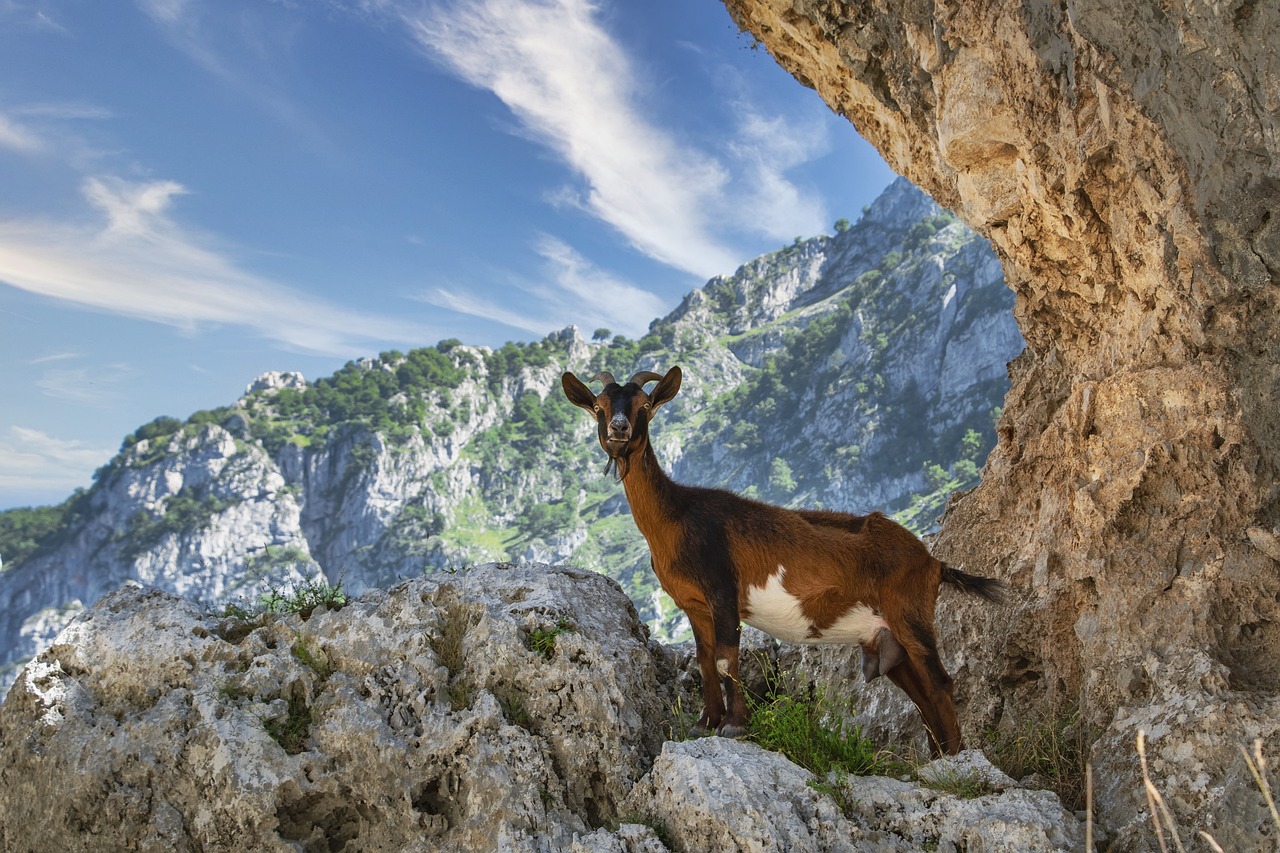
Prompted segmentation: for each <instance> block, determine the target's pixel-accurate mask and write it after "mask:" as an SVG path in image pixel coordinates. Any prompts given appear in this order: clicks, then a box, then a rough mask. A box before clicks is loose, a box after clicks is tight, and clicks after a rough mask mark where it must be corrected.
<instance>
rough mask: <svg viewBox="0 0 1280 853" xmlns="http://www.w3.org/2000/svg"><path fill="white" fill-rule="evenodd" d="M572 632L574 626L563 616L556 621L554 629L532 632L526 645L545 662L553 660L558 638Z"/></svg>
mask: <svg viewBox="0 0 1280 853" xmlns="http://www.w3.org/2000/svg"><path fill="white" fill-rule="evenodd" d="M572 630H573V624H572V623H571V622H570V621H569V620H568V619H567V618H566V617H564V616H561V617H560V618H559V619H558V620H556V624H555V627H554V628H535V629H534V630H532V631H530V632H529V637H528V640H527V641H526V644H527V645H528V647H529V651H531V652H534V653H536V654H538V655H540V656H541V657H542V659H543V660H551V658H552V657H554V656H555V653H556V637H559V636H560V635H561V634H564V633H566V632H568V631H572Z"/></svg>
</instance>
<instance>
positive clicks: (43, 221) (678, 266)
mask: <svg viewBox="0 0 1280 853" xmlns="http://www.w3.org/2000/svg"><path fill="white" fill-rule="evenodd" d="M892 177H893V175H892V173H891V172H890V170H889V169H888V167H887V166H886V165H885V164H884V162H883V161H882V160H881V159H880V158H879V156H878V155H877V154H876V153H875V152H874V150H873V149H871V148H870V147H869V146H868V145H867V144H866V143H865V142H863V141H862V140H861V139H860V138H858V136H857V134H856V133H855V131H854V130H853V128H852V127H851V126H850V125H849V124H848V123H847V122H846V121H844V120H843V119H839V118H838V117H836V116H834V115H832V114H831V113H830V111H829V110H827V108H826V107H825V106H824V105H823V104H822V102H821V101H820V99H819V98H818V97H817V96H816V95H815V94H814V93H813V92H811V91H809V90H808V89H805V88H804V87H802V86H801V85H800V84H798V83H796V82H795V81H794V80H793V79H792V78H791V77H790V76H789V75H787V74H786V73H785V72H783V71H782V70H781V69H780V68H778V66H777V65H776V64H775V63H774V62H773V60H772V59H771V58H770V57H769V56H768V54H767V53H766V52H765V51H764V50H763V49H755V48H754V47H753V46H752V41H751V39H750V38H749V37H747V36H743V35H740V34H739V33H738V32H737V28H736V27H735V26H734V25H733V23H732V21H731V20H730V19H729V16H728V13H727V12H725V10H724V7H723V6H722V5H721V3H720V2H719V0H644V2H635V0H597V1H596V2H587V0H440V1H439V2H433V0H412V2H410V0H403V2H402V0H136V2H125V0H118V2H102V0H0V376H3V380H0V382H2V383H3V394H2V396H0V399H2V400H3V404H2V405H0V509H3V508H7V507H13V506H22V505H28V504H41V503H53V502H57V501H60V500H62V499H63V498H64V497H66V495H67V494H69V493H70V491H71V490H72V489H73V488H75V487H77V486H87V485H88V484H89V482H90V478H91V474H92V472H93V470H94V469H95V468H96V467H97V466H99V465H101V464H102V463H104V462H105V461H106V460H107V459H109V458H110V457H111V455H112V454H113V453H114V452H115V451H116V449H117V448H118V447H119V444H120V440H121V438H122V437H123V436H124V435H125V434H126V433H128V432H130V431H132V430H133V429H134V428H135V427H137V426H138V425H140V424H142V423H145V422H146V421H149V420H151V419H152V418H154V417H156V416H158V415H172V416H174V417H179V418H185V417H186V416H187V415H189V414H190V413H191V412H193V411H195V410H197V409H203V408H211V407H214V406H217V405H222V404H225V403H229V402H231V401H233V400H234V399H235V398H236V397H238V396H239V395H240V394H241V393H243V390H244V387H245V385H246V384H248V383H249V382H250V381H251V380H253V378H254V377H256V376H258V375H259V374H261V373H263V372H265V371H267V370H299V371H301V372H302V373H304V374H305V375H306V376H307V377H308V378H316V377H318V376H323V375H326V374H328V373H331V372H332V371H334V370H335V369H337V368H338V367H340V366H341V365H342V364H343V363H345V362H346V361H348V360H351V359H354V358H359V357H360V356H363V355H376V354H377V353H379V352H382V351H386V350H389V349H401V350H405V349H409V348H412V347H415V346H425V345H430V344H434V343H435V342H436V341H438V340H441V339H443V338H454V337H456V338H460V339H462V340H463V341H465V342H467V343H474V344H487V345H490V346H494V345H500V344H501V343H503V342H504V341H508V340H533V339H537V338H540V337H542V336H543V335H544V334H546V333H547V332H549V331H552V330H554V329H559V328H563V327H564V326H566V325H568V324H569V323H576V324H577V325H578V326H579V327H580V328H582V329H583V330H584V332H585V333H586V334H588V335H589V334H590V333H591V331H593V330H594V329H596V328H598V327H601V326H604V327H607V328H609V329H611V330H613V331H614V332H615V333H624V334H627V335H630V336H636V335H639V334H641V333H643V332H644V330H645V329H646V327H647V326H648V323H649V321H650V320H652V319H653V318H655V317H657V316H660V315H662V314H664V313H666V312H667V311H669V310H670V309H671V308H673V307H674V306H675V305H676V304H677V303H678V301H679V299H680V298H681V296H683V295H684V294H685V293H687V292H688V291H690V290H692V289H694V288H696V287H700V286H701V285H702V284H703V283H705V281H706V280H707V279H708V278H710V277H712V276H714V275H717V274H722V273H725V274H727V273H731V272H732V271H733V270H734V269H735V268H736V267H737V266H738V265H739V264H740V263H742V262H744V261H746V260H749V259H750V258H753V257H755V256H756V255H759V254H761V253H763V252H766V251H771V250H773V249H775V248H778V247H779V246H781V245H784V244H786V243H789V242H791V240H793V239H794V238H795V237H798V236H804V237H809V236H813V235H815V234H819V233H830V232H831V230H832V223H833V222H834V221H835V220H836V219H838V218H840V217H842V216H845V217H849V218H850V219H856V218H857V216H858V215H859V214H860V211H861V210H862V207H863V206H864V205H866V204H868V203H870V202H871V201H872V200H873V199H874V198H875V196H876V195H878V194H879V193H880V191H881V190H882V189H883V188H884V187H885V186H886V185H887V184H888V183H889V181H890V180H891V179H892Z"/></svg>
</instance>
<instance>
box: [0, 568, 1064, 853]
mask: <svg viewBox="0 0 1280 853" xmlns="http://www.w3.org/2000/svg"><path fill="white" fill-rule="evenodd" d="M686 660H687V654H686V653H682V652H679V651H673V650H670V649H666V648H664V647H662V646H660V645H658V644H657V643H654V642H652V641H651V640H650V639H649V637H648V632H647V630H646V629H645V628H644V626H643V625H642V623H641V622H640V621H639V619H638V618H637V617H636V614H635V611H634V609H633V607H632V605H631V603H630V602H629V601H628V600H627V597H626V596H625V595H624V594H623V592H622V590H621V589H620V588H619V587H618V586H617V584H615V583H614V582H613V581H612V580H610V579H608V578H606V577H604V576H601V575H597V574H592V573H587V572H582V571H577V570H574V569H570V568H563V567H551V566H546V565H541V564H523V565H519V566H513V565H511V564H490V565H487V566H482V567H480V568H477V569H474V570H471V571H467V572H462V573H458V574H439V575H433V576H428V577H423V578H420V579H417V580H413V581H408V582H405V583H402V584H400V585H398V586H396V587H393V588H391V589H389V590H374V591H371V592H369V593H367V594H366V595H364V596H362V597H361V598H359V599H357V600H355V601H352V602H350V603H348V604H347V605H346V606H345V607H342V608H341V609H340V610H326V609H324V608H319V609H316V610H315V611H313V612H311V613H310V614H308V616H307V618H303V616H301V615H298V614H289V615H278V614H269V615H263V616H257V617H254V618H250V619H244V618H228V617H223V616H214V615H210V614H208V613H204V612H202V611H201V610H200V608H199V607H197V606H196V605H195V604H193V603H191V602H189V601H186V600H184V599H181V598H177V597H175V596H172V595H169V594H167V593H163V592H158V591H155V590H149V589H145V588H142V587H138V586H136V585H131V586H126V587H124V588H122V589H120V590H118V591H116V592H114V593H112V594H110V595H108V596H106V597H105V598H103V599H102V600H101V601H100V602H99V603H98V604H96V605H95V606H93V607H92V608H90V609H88V610H86V611H85V612H84V613H83V614H81V615H80V616H78V617H77V618H76V619H75V620H74V621H73V622H72V623H71V624H70V625H68V626H67V627H66V628H65V629H64V630H63V631H62V633H61V634H60V635H59V636H58V638H57V640H56V641H55V642H54V644H53V645H52V646H51V647H50V648H49V649H48V650H47V651H45V652H44V653H43V654H41V655H40V656H39V657H38V658H37V659H36V660H34V661H33V662H32V663H31V664H30V665H29V666H28V667H27V669H26V671H25V672H24V673H23V674H22V676H21V677H20V678H19V680H18V683H17V684H16V685H15V687H14V689H12V690H11V691H10V692H9V695H8V697H7V699H6V700H5V702H4V705H3V706H2V707H0V785H3V788H4V790H5V792H6V796H5V797H4V798H3V800H2V801H0V849H4V850H10V851H23V850H29V851H46V850H47V851H76V850H95V851H100V850H155V851H161V850H163V851H173V850H201V851H206V853H211V851H233V850H234V851H245V850H271V851H276V850H279V851H286V850H290V851H293V850H305V851H362V850H423V851H425V850H446V849H447V850H463V851H471V850H499V849H501V850H548V851H550V850H575V851H662V850H666V849H674V850H711V849H714V850H726V851H731V850H752V851H757V850H758V851H765V850H815V851H817V850H860V851H861V850H885V851H908V850H920V849H938V850H953V849H982V850H987V851H1049V850H1074V849H1079V848H1080V847H1081V846H1082V844H1083V837H1084V827H1083V824H1081V822H1080V821H1079V820H1077V819H1076V817H1074V816H1073V815H1071V814H1070V813H1068V812H1066V811H1065V810H1064V809H1063V808H1062V806H1061V804H1060V803H1059V801H1058V799H1057V798H1056V796H1055V795H1053V794H1052V793H1049V792H1046V791H1036V790H1026V789H1022V788H1019V787H1017V786H1016V784H1015V783H1014V782H1013V781H1012V780H1010V779H1008V778H1007V777H1004V776H1003V774H1000V773H999V771H996V770H995V769H994V768H991V766H990V765H989V764H987V763H986V760H985V759H984V758H982V756H981V754H980V753H976V752H970V753H965V754H963V755H962V756H961V757H960V758H959V759H951V760H949V762H948V763H946V765H945V766H944V767H943V768H942V769H941V770H937V768H935V771H936V772H941V773H942V774H943V775H946V774H947V773H950V772H956V771H953V770H949V769H947V768H948V767H950V763H954V762H956V761H959V762H960V765H959V766H960V767H961V768H962V769H961V770H960V771H958V772H963V773H970V772H972V771H973V770H974V768H975V767H976V768H977V769H978V770H979V771H980V772H982V773H984V774H986V776H987V777H988V784H987V785H986V786H985V787H986V789H987V790H994V791H995V792H994V793H988V794H986V795H985V796H981V797H977V798H974V799H960V798H958V797H955V796H952V795H949V794H945V793H941V792H939V791H936V790H931V789H929V788H927V787H922V786H920V785H918V784H916V783H909V782H904V781H899V780H896V779H891V778H883V777H867V778H851V779H848V780H835V781H834V785H835V789H836V790H837V793H838V794H839V795H840V796H839V799H840V800H841V802H842V803H843V804H844V805H843V807H842V806H841V805H838V804H837V800H836V799H835V798H833V796H832V795H831V794H830V793H824V792H820V791H818V790H816V789H815V788H813V787H811V786H810V785H809V783H810V782H811V781H813V775H812V774H810V773H809V772H808V771H806V770H803V769H801V768H799V767H797V766H796V765H794V764H792V763H791V762H790V761H788V760H787V759H786V758H784V757H783V756H781V755H778V754H776V753H772V752H767V751H765V750H763V749H761V748H760V747H758V746H756V745H755V744H752V743H748V742H744V741H731V740H725V739H722V738H704V739H701V740H693V741H684V740H670V739H669V738H668V735H669V734H670V732H671V730H672V729H671V726H672V718H673V716H674V715H673V709H674V708H676V707H678V702H680V703H683V704H684V706H685V707H689V705H690V703H691V702H694V701H696V700H694V699H693V697H692V696H691V695H690V694H688V693H687V692H684V691H685V690H686V689H687V688H688V687H690V686H692V685H690V683H689V679H688V678H687V677H686V673H684V671H683V669H682V666H683V662H684V661H686ZM931 767H932V765H931ZM929 772H931V771H930V770H929V768H925V769H923V770H921V771H920V775H921V776H922V777H927V776H928V774H929Z"/></svg>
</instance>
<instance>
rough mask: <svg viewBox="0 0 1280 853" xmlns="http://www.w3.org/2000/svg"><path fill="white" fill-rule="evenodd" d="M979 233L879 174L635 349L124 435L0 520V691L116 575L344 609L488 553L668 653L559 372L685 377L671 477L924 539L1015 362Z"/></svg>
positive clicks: (567, 340)
mask: <svg viewBox="0 0 1280 853" xmlns="http://www.w3.org/2000/svg"><path fill="white" fill-rule="evenodd" d="M1011 308H1012V295H1011V294H1010V292H1009V290H1008V289H1007V288H1006V286H1005V284H1004V280H1003V276H1002V273H1001V268H1000V265H999V262H998V260H997V259H996V257H995V255H994V253H993V252H992V250H991V249H990V247H989V246H988V245H987V244H986V242H985V241H983V240H981V239H980V238H978V237H977V236H976V235H975V234H974V233H973V232H972V231H970V230H968V229H967V228H965V227H964V226H963V225H961V224H960V223H959V222H957V221H956V220H955V219H954V218H953V217H952V216H951V215H950V214H949V213H946V212H945V211H943V210H942V209H941V208H939V207H938V206H937V205H936V204H934V202H933V201H932V200H930V199H929V198H928V197H927V196H925V195H924V194H923V193H921V192H920V191H919V190H917V189H915V188H914V187H912V186H911V185H910V184H909V183H907V182H906V181H903V180H900V181H898V182H896V183H894V184H893V185H891V186H890V187H889V188H888V189H887V190H886V191H885V193H884V194H883V195H882V196H881V197H880V198H879V199H878V200H877V201H876V202H875V203H874V204H872V205H871V206H870V207H869V208H868V209H867V210H866V211H864V215H863V216H862V217H861V218H860V219H859V220H858V222H857V223H856V224H852V225H851V224H850V223H848V222H847V221H846V220H841V221H840V222H838V223H837V227H836V233H835V234H834V235H833V236H820V237H815V238H812V239H808V240H800V239H797V240H796V242H795V243H794V244H792V245H790V246H788V247H786V248H783V249H780V250H779V251H776V252H773V253H771V254H768V255H764V256H762V257H760V258H757V259H755V260H754V261H751V262H750V263H747V264H745V265H743V266H742V267H741V268H739V269H738V270H737V271H736V272H735V273H734V274H733V275H732V276H721V277H717V278H714V279H712V280H711V281H709V282H708V283H707V284H706V285H705V286H704V287H703V288H701V289H699V290H696V291H694V292H692V293H690V294H689V295H688V296H687V297H686V298H685V299H684V300H683V302H682V303H681V304H680V306H679V307H678V308H676V310H675V311H673V312H672V313H671V314H669V315H668V316H666V317H664V318H661V319H658V320H655V321H654V322H653V323H652V324H651V325H650V328H649V332H648V334H646V335H645V336H644V337H642V338H640V339H639V340H630V339H627V338H625V337H623V336H612V335H611V334H610V333H609V332H608V330H605V329H601V330H597V331H596V333H595V334H594V335H593V336H592V339H591V340H587V339H585V338H584V337H583V336H582V334H580V332H579V331H578V330H577V329H576V328H574V327H569V328H567V329H565V330H563V331H561V332H558V333H555V334H552V335H550V336H548V337H546V338H545V339H543V340H541V341H537V342H534V343H530V344H514V343H510V344H507V345H505V346H503V347H501V348H500V349H496V350H493V349H489V348H487V347H474V346H467V345H465V344H463V343H461V342H460V341H456V340H450V341H442V342H440V343H439V344H437V345H436V346H434V347H427V348H422V349H416V350H413V351H411V352H408V353H400V352H386V353H382V354H381V355H380V356H378V357H377V358H366V359H361V360H359V361H354V362H350V363H348V364H347V365H346V366H345V367H343V368H342V369H341V370H339V371H338V372H337V373H335V374H334V375H333V376H330V377H325V378H321V379H318V380H316V381H314V382H310V383H309V382H307V381H306V380H305V379H304V378H303V377H301V376H300V375H298V374H288V373H275V374H268V375H266V376H264V377H260V378H259V379H258V380H257V381H255V382H254V383H253V384H251V385H250V386H249V388H248V389H247V390H246V393H245V395H244V396H243V397H242V398H241V399H239V400H237V401H236V402H234V403H233V404H231V405H229V406H223V407H220V408H216V409H211V410H207V411H202V412H197V413H196V414H194V415H192V416H191V417H189V418H187V419H186V420H185V421H183V420H179V419H176V418H170V417H162V418H157V419H156V420H154V421H152V422H151V423H148V424H146V425H144V426H142V427H140V428H139V429H138V430H136V431H135V432H134V433H133V434H131V435H129V436H127V437H126V438H125V439H124V442H123V444H122V447H121V450H120V453H119V454H118V455H117V456H116V457H115V458H113V459H112V460H111V461H110V462H109V463H108V464H107V465H105V466H104V467H103V468H101V469H100V470H99V471H98V472H97V473H96V475H95V480H94V484H93V486H92V487H91V488H90V489H88V490H84V491H79V492H77V493H76V494H74V495H72V496H71V497H70V498H69V499H68V500H67V501H66V502H65V503H64V504H62V505H60V506H58V507H47V508H37V509H23V510H13V511H10V512H8V513H3V514H0V557H3V559H4V560H5V562H4V564H3V572H2V573H0V662H2V663H3V665H4V666H5V667H6V669H5V670H4V672H3V676H2V677H3V685H4V686H6V687H7V685H8V684H10V683H12V681H13V678H14V677H15V675H16V673H17V671H18V669H20V667H21V666H22V665H23V663H24V662H25V661H26V660H29V659H30V658H31V657H32V656H33V655H34V654H35V653H36V652H37V651H39V650H40V649H41V648H43V647H45V646H46V645H47V644H48V643H49V642H50V641H51V640H52V638H53V636H54V635H55V634H56V632H57V631H58V630H59V629H60V628H61V627H62V626H63V625H65V624H66V623H67V622H68V621H69V620H70V619H71V617H72V616H74V615H75V614H76V613H77V612H79V611H80V610H82V609H83V607H84V606H85V605H86V604H90V603H92V602H93V601H95V600H97V599H98V598H99V597H101V596H102V595H104V594H105V593H107V592H109V591H111V590H113V589H115V588H117V587H118V586H120V584H122V583H124V582H126V581H129V580H136V581H140V582H142V583H144V584H148V585H153V586H156V587H159V588H162V589H165V590H167V591H171V592H175V593H178V594H180V595H183V596H186V597H189V598H191V599H193V600H195V601H197V602H199V603H200V604H202V605H204V606H206V607H209V608H211V609H216V608H221V607H226V606H227V605H229V604H236V603H237V602H242V603H243V602H252V601H255V600H257V599H259V598H260V597H261V596H263V595H264V594H268V593H270V592H271V591H272V590H279V589H282V588H286V587H290V586H292V585H296V584H299V583H303V582H306V581H308V580H314V579H317V578H319V577H321V576H323V578H324V579H326V580H327V581H328V582H330V583H338V582H340V583H341V584H342V585H343V587H344V589H345V590H347V591H348V592H350V593H352V594H359V593H361V592H363V591H364V590H366V589H368V588H371V587H385V586H389V585H390V584H393V583H395V582H396V581H398V580H401V579H405V578H411V577H416V576H418V575H420V574H422V573H424V572H430V571H440V570H444V571H448V570H456V569H457V568H459V567H463V566H467V565H471V564H476V563H480V562H486V561H493V560H498V561H502V560H513V559H525V560H536V561H542V562H553V563H569V564H573V565H577V566H579V567H583V568H589V569H594V570H597V571H600V572H602V573H604V574H607V575H609V576H611V577H613V578H615V579H617V580H618V581H619V582H620V583H621V584H622V586H623V588H624V589H625V590H626V591H627V593H628V595H629V596H630V598H631V600H632V601H633V603H634V604H635V606H636V608H637V610H638V611H639V613H640V615H641V617H642V618H643V619H645V620H646V621H648V622H649V623H650V624H651V626H652V627H653V628H654V630H656V631H657V632H658V633H659V634H660V635H661V636H665V637H669V638H670V637H678V636H680V635H681V632H682V631H683V630H684V627H683V617H682V616H681V615H680V614H679V613H678V611H675V610H674V608H673V607H672V605H671V604H670V602H669V601H668V600H667V599H666V598H665V596H663V595H662V594H661V593H660V590H659V589H658V586H657V581H656V579H655V578H654V577H653V574H652V571H651V570H650V567H649V559H648V553H647V550H646V548H645V545H644V541H643V539H642V538H641V537H640V535H639V533H638V532H637V531H636V529H635V526H634V524H633V523H632V521H631V518H630V515H629V511H628V507H627V504H626V500H625V498H624V496H623V494H622V489H621V486H620V485H619V484H618V483H617V482H616V481H614V480H613V479H611V478H610V477H607V476H605V475H604V474H603V473H602V468H603V465H604V456H603V453H602V451H601V450H600V448H599V445H598V444H597V442H596V439H595V432H594V428H593V425H592V424H591V423H590V422H589V421H588V419H587V418H586V417H584V416H583V414H582V412H580V411H579V410H577V409H575V408H574V407H573V406H571V405H570V404H569V403H568V402H567V401H566V400H565V399H564V397H563V394H562V393H561V391H560V382H559V377H560V374H561V372H563V371H565V370H573V371H574V372H576V373H577V374H579V375H580V376H582V377H584V378H586V377H590V376H593V375H595V374H596V373H597V372H598V371H599V370H601V369H608V370H611V371H613V372H614V373H616V374H618V375H619V376H620V377H623V376H629V375H631V373H632V372H634V371H636V370H641V369H649V370H658V371H664V370H665V369H666V368H667V367H668V366H670V365H672V364H680V365H681V366H682V367H683V368H684V370H685V377H686V378H685V383H684V387H683V389H682V391H681V393H680V396H678V397H677V398H676V400H675V401H674V402H673V403H672V404H671V405H670V406H668V407H666V408H665V409H664V410H663V414H662V416H661V417H660V418H659V420H658V421H656V422H655V425H654V435H655V441H654V443H655V448H656V450H657V453H658V457H659V459H660V460H661V461H662V463H663V465H664V466H666V467H667V469H668V470H669V471H670V473H671V474H672V476H674V477H675V478H676V479H678V480H682V481H685V482H691V483H701V484H713V485H723V486H727V487H729V488H733V489H736V490H739V491H742V492H744V493H747V494H752V495H756V496H758V497H760V498H762V499H765V500H770V501H774V502H778V503H784V504H792V505H809V506H825V507H829V508H834V509H848V510H856V511H867V510H870V509H875V508H882V509H884V508H887V509H889V510H891V511H894V512H896V513H898V515H899V517H900V518H901V519H903V520H904V521H905V522H906V523H908V524H910V525H912V526H913V527H915V528H916V529H917V530H920V531H922V532H923V531H924V530H927V529H928V528H929V527H930V526H931V525H932V524H933V520H934V517H935V516H936V515H937V514H938V512H939V511H940V509H941V507H942V505H943V503H944V501H945V499H946V496H947V495H949V494H950V493H951V492H953V491H955V490H957V489H963V488H969V487H971V486H972V485H974V484H976V482H977V480H978V468H979V467H980V466H981V464H982V461H983V460H984V459H985V457H986V454H987V452H988V451H989V450H990V448H991V447H992V446H993V445H994V431H993V423H994V415H995V414H996V413H997V412H998V411H999V407H1000V406H1001V404H1002V402H1003V396H1004V393H1005V391H1006V390H1007V388H1008V379H1007V376H1006V372H1005V368H1004V365H1005V363H1006V362H1007V361H1009V360H1010V359H1012V358H1013V357H1014V356H1015V355H1017V353H1018V352H1019V351H1020V350H1021V349H1022V339H1021V337H1020V335H1019V333H1018V331H1017V327H1016V325H1015V323H1014V321H1013V317H1012V311H1011Z"/></svg>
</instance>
